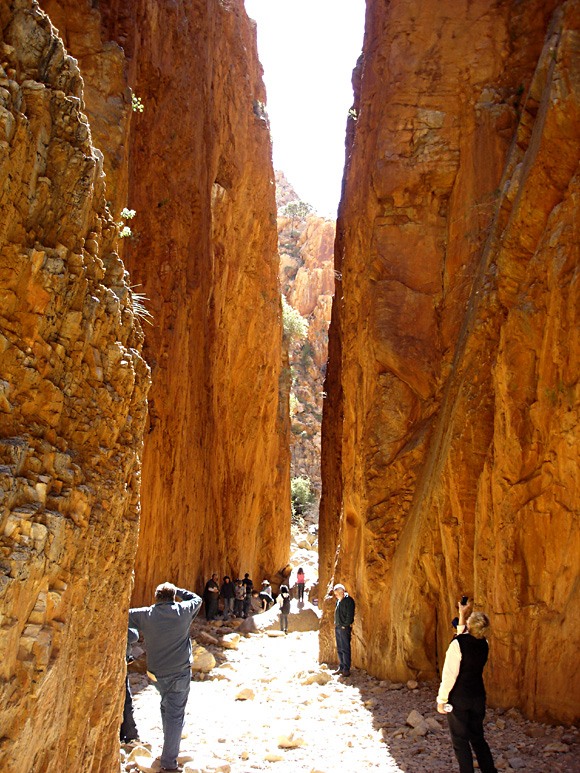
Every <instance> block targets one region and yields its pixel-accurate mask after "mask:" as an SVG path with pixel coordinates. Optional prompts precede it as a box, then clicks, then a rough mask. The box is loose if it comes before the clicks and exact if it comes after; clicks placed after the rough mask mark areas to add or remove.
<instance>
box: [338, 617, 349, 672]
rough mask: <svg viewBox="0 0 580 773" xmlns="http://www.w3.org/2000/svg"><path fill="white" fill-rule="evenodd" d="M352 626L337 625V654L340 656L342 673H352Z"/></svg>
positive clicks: (339, 661) (339, 662)
mask: <svg viewBox="0 0 580 773" xmlns="http://www.w3.org/2000/svg"><path fill="white" fill-rule="evenodd" d="M350 634H351V627H350V625H344V626H342V625H336V626H335V627H334V635H335V636H336V652H337V654H338V667H339V668H340V670H341V671H350Z"/></svg>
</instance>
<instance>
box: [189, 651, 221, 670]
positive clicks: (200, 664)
mask: <svg viewBox="0 0 580 773" xmlns="http://www.w3.org/2000/svg"><path fill="white" fill-rule="evenodd" d="M192 653H193V663H192V664H191V670H192V671H193V672H194V673H198V672H201V673H203V674H209V672H210V671H211V670H212V668H214V666H215V664H216V660H215V657H214V656H213V654H212V653H211V652H209V650H206V649H205V647H201V646H200V645H199V644H197V645H196V644H192Z"/></svg>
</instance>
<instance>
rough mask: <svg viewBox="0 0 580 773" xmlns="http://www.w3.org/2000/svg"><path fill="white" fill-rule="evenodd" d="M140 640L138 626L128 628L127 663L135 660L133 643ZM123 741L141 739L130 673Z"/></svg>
mask: <svg viewBox="0 0 580 773" xmlns="http://www.w3.org/2000/svg"><path fill="white" fill-rule="evenodd" d="M138 641H139V631H138V630H137V629H136V628H129V629H128V630H127V649H126V652H125V663H127V664H128V663H131V662H132V661H133V652H132V648H131V645H132V644H135V643H136V642H138ZM120 737H121V743H131V742H132V741H138V740H139V733H138V732H137V725H136V724H135V717H134V716H133V696H132V695H131V685H130V683H129V674H128V673H127V674H126V675H125V705H124V706H123V721H122V723H121V731H120Z"/></svg>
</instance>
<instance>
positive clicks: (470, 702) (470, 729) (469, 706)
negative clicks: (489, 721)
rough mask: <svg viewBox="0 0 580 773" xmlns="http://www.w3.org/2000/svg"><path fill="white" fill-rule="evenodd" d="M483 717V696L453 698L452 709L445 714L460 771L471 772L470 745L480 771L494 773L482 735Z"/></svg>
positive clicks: (463, 772)
mask: <svg viewBox="0 0 580 773" xmlns="http://www.w3.org/2000/svg"><path fill="white" fill-rule="evenodd" d="M484 717H485V696H482V697H477V698H461V699H459V698H457V699H454V700H453V711H452V712H450V713H449V714H447V721H448V723H449V731H450V733H451V743H452V744H453V750H454V751H455V756H456V757H457V762H458V763H459V771H460V773H473V757H472V755H471V748H470V745H471V747H472V748H473V751H474V753H475V756H476V757H477V762H478V763H479V769H480V771H481V773H496V768H495V765H494V764H493V757H492V756H491V751H490V749H489V746H488V745H487V741H486V740H485V738H484V735H483V719H484Z"/></svg>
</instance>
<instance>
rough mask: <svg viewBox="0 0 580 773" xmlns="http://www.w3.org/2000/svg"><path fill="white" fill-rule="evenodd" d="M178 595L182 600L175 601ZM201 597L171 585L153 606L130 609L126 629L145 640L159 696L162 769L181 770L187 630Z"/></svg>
mask: <svg viewBox="0 0 580 773" xmlns="http://www.w3.org/2000/svg"><path fill="white" fill-rule="evenodd" d="M176 596H179V598H180V599H181V601H176ZM200 607H201V598H200V597H199V596H198V595H197V594H195V593H192V592H191V591H188V590H185V589H183V588H176V587H175V585H173V584H172V583H170V582H165V583H163V584H162V585H158V586H157V588H156V589H155V604H153V605H152V606H150V607H139V608H136V609H130V610H129V627H130V628H137V629H138V630H139V631H141V633H142V634H143V637H144V639H145V648H146V650H147V669H148V673H149V674H150V675H152V679H153V682H154V684H155V687H156V688H157V690H158V691H159V693H160V695H161V722H162V725H163V751H162V752H161V759H160V762H161V770H163V771H180V770H182V768H180V767H179V766H178V764H177V755H178V754H179V745H180V743H181V731H182V730H183V725H184V716H185V706H186V704H187V698H188V695H189V687H190V684H191V664H192V662H193V656H192V652H191V639H190V638H189V627H190V626H191V623H192V620H193V619H194V617H195V616H196V615H197V613H198V612H199V608H200Z"/></svg>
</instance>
